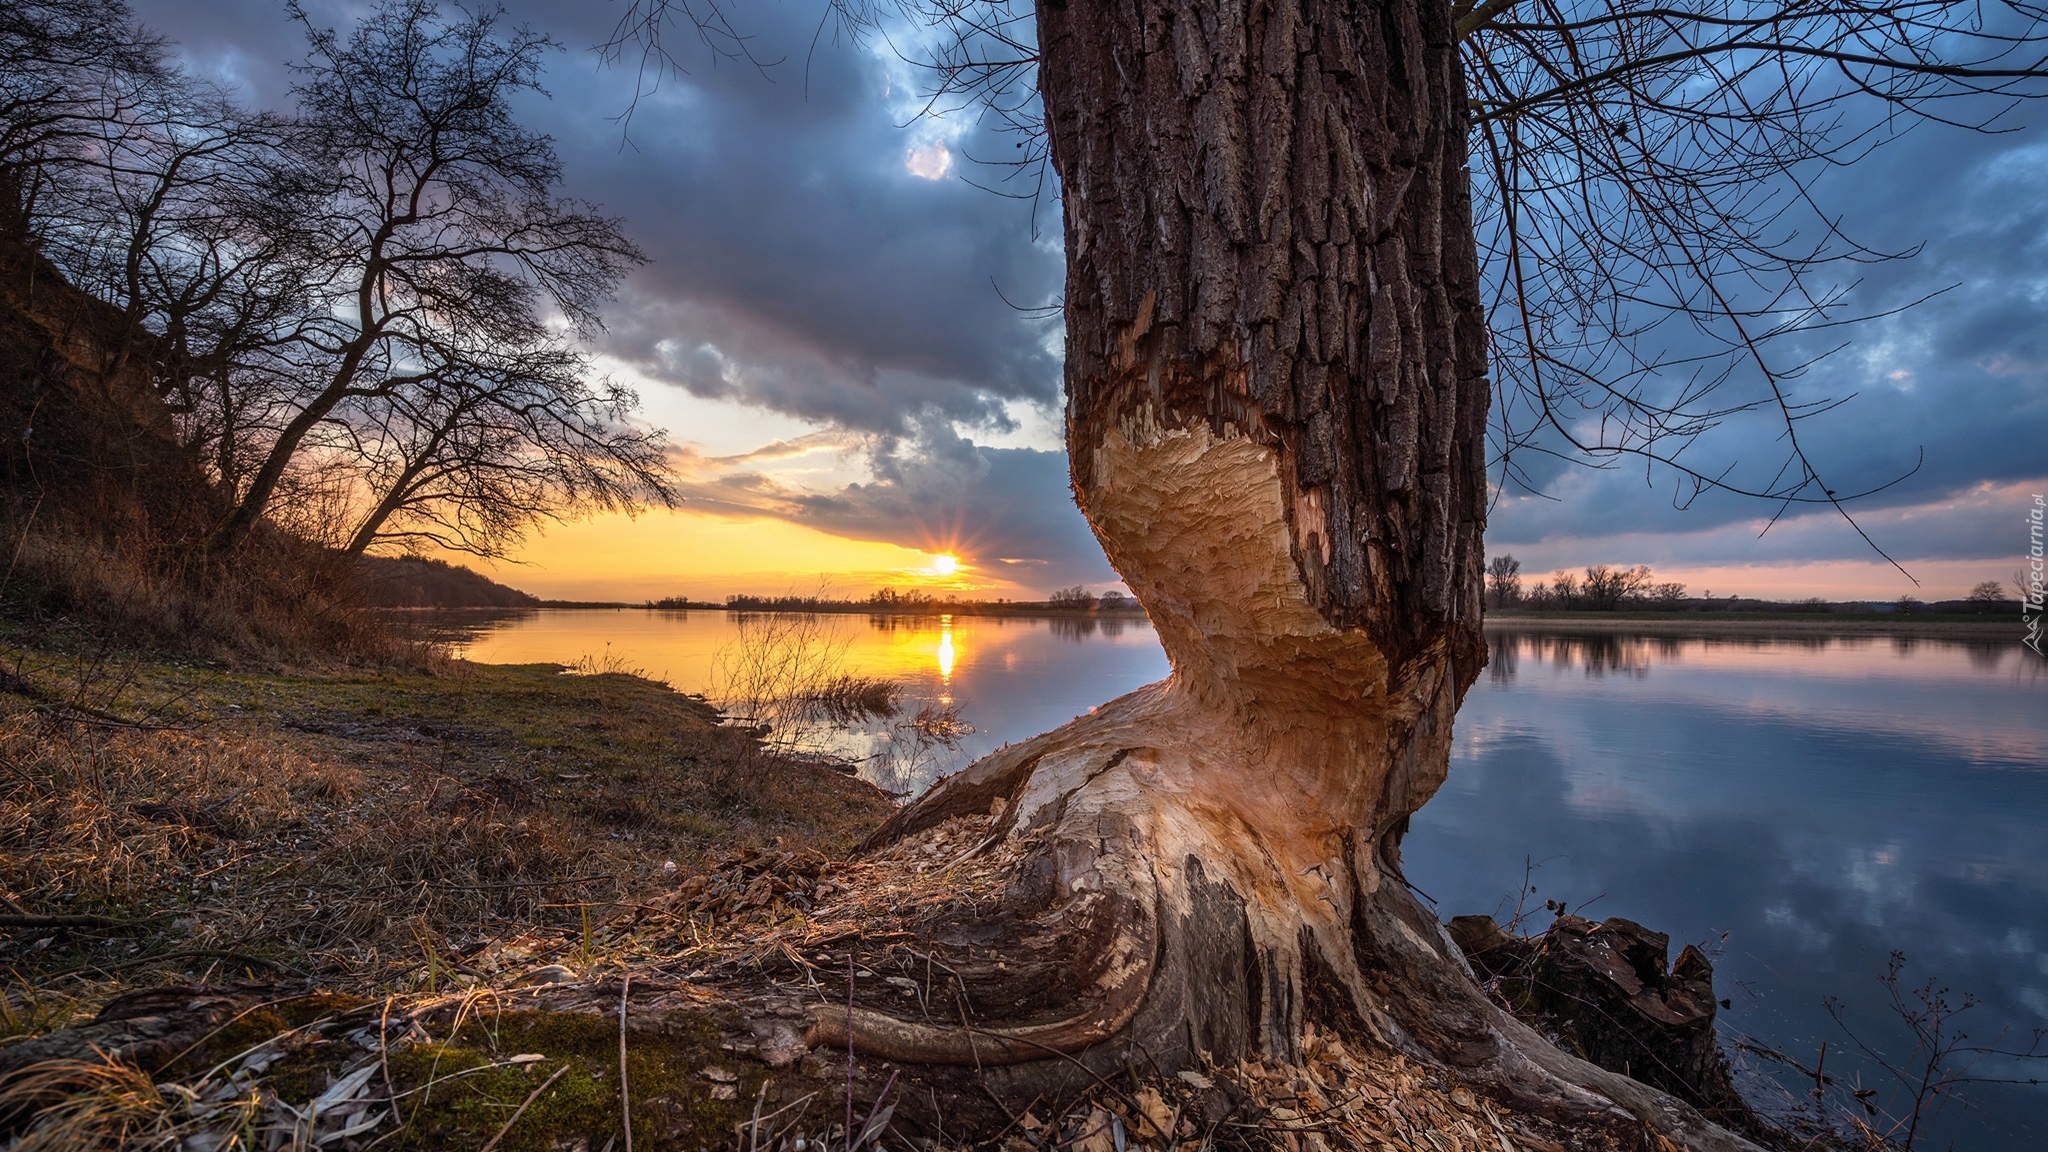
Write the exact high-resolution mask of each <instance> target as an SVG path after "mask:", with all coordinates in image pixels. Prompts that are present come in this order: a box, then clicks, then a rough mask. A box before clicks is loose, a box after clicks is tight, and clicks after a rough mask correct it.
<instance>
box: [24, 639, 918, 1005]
mask: <svg viewBox="0 0 2048 1152" xmlns="http://www.w3.org/2000/svg"><path fill="white" fill-rule="evenodd" d="M14 667H15V668H16V669H17V671H16V672H10V673H7V677H8V679H6V680H5V681H0V778H4V779H5V780H6V781H7V783H6V786H5V787H4V788H0V896H4V897H5V899H6V901H7V902H8V903H10V904H11V905H12V907H10V908H5V909H0V917H4V919H0V972H5V973H8V976H7V978H6V979H5V981H4V986H0V991H4V993H5V995H4V996H0V1025H4V1027H0V1043H4V1042H5V1038H6V1036H8V1035H12V1036H23V1035H28V1034H34V1033H37V1032H41V1031H45V1030H47V1029H49V1028H52V1027H58V1026H62V1025H63V1024H64V1023H65V1022H66V1021H67V1020H69V1019H71V1018H72V1017H74V1016H75V1015H76V1014H77V1013H78V1012H82V1011H88V1010H90V1009H91V1008H92V1006H93V1005H95V1004H96V1003H98V1002H101V1001H103V1000H104V999H105V998H107V997H108V996H110V995H112V994H114V993H116V992H118V991H120V990H123V989H125V988H128V987H133V986H136V985H138V984H141V985H147V984H150V983H153V982H156V981H159V980H162V979H166V978H171V979H190V978H191V977H192V976H195V975H196V976H200V977H202V978H203V977H205V976H207V975H208V974H209V973H212V974H216V975H227V974H232V975H242V974H246V973H256V974H263V973H265V972H268V973H269V974H271V975H273V976H274V975H277V974H286V975H289V974H294V973H303V974H307V975H313V976H316V977H318V978H319V979H320V980H321V981H322V982H323V983H325V984H327V985H329V986H334V987H343V988H352V989H356V990H358V991H370V990H376V989H384V990H406V989H413V988H424V987H428V986H432V985H436V984H444V983H446V982H448V981H450V980H457V979H462V978H464V972H463V969H464V968H465V964H464V963H463V960H462V957H463V956H464V955H466V954H469V953H471V952H473V951H474V950H475V949H476V948H479V947H481V946H483V945H484V944H486V943H488V942H490V941H493V940H502V939H505V938H509V937H513V936H517V935H519V934H521V933H531V932H541V933H543V934H552V938H554V939H558V940H566V941H570V942H572V943H573V944H574V946H575V947H576V949H577V950H578V951H580V952H588V951H589V950H590V949H592V948H594V947H597V946H598V945H599V944H600V943H601V941H602V940H603V939H604V937H605V930H606V925H607V924H608V923H609V922H610V921H611V920H612V919H614V918H615V917H617V916H619V915H621V914H623V911H624V910H625V909H627V908H628V907H630V906H631V905H632V904H633V902H634V901H635V900H636V899H637V898H639V897H642V896H644V895H647V894H649V893H651V891H653V890H655V889H656V888H658V887H659V886H661V885H664V884H672V883H673V882H675V880H677V879H679V878H684V877H687V876H689V875H691V874H693V873H695V872H697V871H700V870H703V869H706V868H708V867H709V865H710V862H711V861H712V860H714V859H716V858H718V857H720V856H723V855H725V854H728V853H730V852H731V851H734V850H736V849H737V848H739V847H740V846H743V845H747V844H756V843H767V842H772V841H774V840H775V839H776V838H778V837H784V838H790V839H793V840H795V841H798V842H801V843H805V844H810V845H815V846H819V847H822V848H825V849H827V850H831V851H844V850H845V849H847V848H849V847H851V845H852V844H853V843H854V842H856V841H857V840H858V839H859V837H860V836H861V835H863V834H864V833H865V831H866V830H867V829H868V828H869V827H872V825H873V824H874V823H875V822H876V821H877V820H879V819H880V818H881V817H882V816H883V815H884V814H885V813H886V802H885V800H884V799H883V798H882V797H881V796H880V795H879V794H878V793H876V792H875V791H874V790H873V789H872V788H870V787H868V786H866V785H863V784H860V783H858V782H856V781H852V780H848V779H846V778H844V777H842V776H839V775H837V774H836V773H831V772H827V771H821V770H819V769H817V768H814V767H808V766H804V765H799V764H789V763H783V762H779V761H772V760H761V759H760V758H758V757H756V756H755V755H754V752H753V748H754V746H753V744H752V742H751V741H749V740H748V739H747V738H746V737H745V736H744V735H743V734H741V733H738V732H734V731H731V730H729V729H724V728H721V727H720V726H719V725H718V724H717V716H716V714H715V713H714V712H712V710H711V709H710V708H709V707H708V706H706V705H704V704H703V703H701V702H700V701H697V700H694V699H692V698H690V697H685V696H681V695H679V694H677V693H675V692H673V691H672V690H670V689H668V688H667V687H666V686H663V685H658V684H653V683H650V682H647V681H644V680H638V679H634V678H631V677H627V676H624V675H619V674H616V673H613V674H601V675H594V676H563V675H560V674H559V670H558V669H556V668H554V667H552V666H539V667H532V668H490V667H484V666H465V665H457V666H455V667H454V669H453V670H452V671H451V673H450V674H444V675H440V676H428V675H423V674H417V673H402V672H395V671H391V670H384V671H378V672H362V671H356V672H340V673H319V674H311V673H309V674H299V675H296V676H283V675H279V674H253V673H232V672H217V671H208V670H204V669H190V668H179V667H174V666H169V665H148V666H140V667H138V666H132V665H131V666H129V667H127V668H125V669H123V670H121V671H120V672H118V673H109V672H107V671H106V669H104V668H103V667H100V666H96V665H95V666H89V667H86V668H85V669H84V670H83V672H82V673H81V670H80V666H79V664H78V662H76V661H74V660H70V659H66V658H58V657H53V656H47V655H45V656H42V657H39V658H38V659H34V660H17V661H16V662H15V664H14ZM740 760H748V761H750V762H752V763H753V768H752V769H751V770H750V771H749V772H747V773H736V772H732V771H730V770H729V765H730V764H731V763H733V762H735V761H740ZM714 785H715V786H714Z"/></svg>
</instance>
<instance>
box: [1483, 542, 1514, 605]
mask: <svg viewBox="0 0 2048 1152" xmlns="http://www.w3.org/2000/svg"><path fill="white" fill-rule="evenodd" d="M1486 599H1487V604H1488V606H1489V607H1493V608H1511V607H1513V606H1515V605H1516V604H1519V603H1521V601H1522V562H1521V561H1520V560H1517V559H1515V558H1514V557H1513V556H1511V555H1506V554H1503V555H1500V556H1495V557H1494V558H1493V559H1491V560H1488V561H1487V562H1486Z"/></svg>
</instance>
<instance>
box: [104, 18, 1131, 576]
mask: <svg viewBox="0 0 2048 1152" xmlns="http://www.w3.org/2000/svg"><path fill="white" fill-rule="evenodd" d="M310 7H311V8H312V10H313V12H314V16H315V19H316V20H317V21H319V22H321V23H323V24H332V25H336V26H340V27H344V28H345V27H346V26H347V23H348V21H349V18H350V16H351V13H352V12H353V11H355V9H353V8H345V7H343V6H340V5H333V4H317V3H316V4H312V5H310ZM138 8H139V10H140V14H141V15H142V17H143V18H144V19H145V20H146V21H148V22H149V23H151V24H152V25H154V26H156V27H157V28H159V29H161V30H163V31H164V32H166V33H167V34H169V35H171V36H172V37H173V38H175V39H177V40H178V41H179V42H180V45H181V51H182V52H183V53H184V54H185V55H186V57H187V58H188V59H189V60H190V61H191V62H192V64H193V65H194V67H195V68H197V69H199V70H201V71H204V72H208V73H210V74H215V75H222V76H225V77H228V78H230V79H232V80H233V81H235V82H236V83H238V84H239V86H240V87H241V88H242V90H243V93H244V96H245V98H247V99H249V100H251V101H252V102H258V103H271V104H280V103H283V102H284V101H285V100H286V98H287V97H286V92H287V89H288V87H289V83H290V75H289V72H288V70H287V69H286V68H285V66H284V62H285V61H286V60H288V59H292V58H295V57H297V56H298V55H300V54H301V53H302V51H303V47H302V40H301V38H300V36H299V33H298V31H297V29H296V28H294V27H293V26H292V25H291V23H290V22H289V21H287V20H286V19H285V18H284V16H283V14H282V11H281V9H280V8H279V7H278V6H276V5H274V4H272V3H267V2H251V0H212V2H210V3H203V4H201V3H174V2H172V0H142V2H141V3H140V4H139V5H138ZM617 11H618V7H617V6H616V5H574V6H569V5H546V4H539V3H521V4H514V5H511V6H510V13H509V15H510V16H511V18H512V19H514V20H526V21H529V22H531V23H532V24H534V25H535V26H536V27H537V28H540V29H542V30H544V31H547V32H549V33H551V34H553V35H554V36H555V37H556V38H557V39H558V40H560V41H561V42H562V43H563V45H564V46H565V48H566V49H567V51H565V52H562V53H559V54H557V55H555V56H554V57H553V58H552V59H550V61H549V62H548V72H547V74H546V76H545V77H544V82H545V83H546V85H547V87H548V89H549V92H550V94H551V98H550V99H547V100H533V101H531V102H530V103H529V104H528V105H527V106H526V107H525V108H524V109H523V115H524V117H525V119H526V122H527V123H528V124H530V125H531V126H533V127H535V128H537V129H540V130H542V131H546V132H548V133H550V134H551V135H553V136H554V138H555V141H556V145H557V148H558V149H559V151H560V154H561V157H562V161H563V167H564V171H565V191H566V192H568V193H569V194H571V195H576V196H580V197H584V198H588V199H591V200H594V201H597V202H599V203H600V204H602V205H603V207H604V209H605V211H607V212H611V213H616V214H618V215H620V216H622V217H624V218H625V220H626V222H627V226H628V230H629V233H630V234H631V236H632V237H633V239H634V241H635V242H636V243H638V244H639V245H640V246H641V247H642V248H643V249H644V250H646V251H647V253H648V254H649V255H650V257H652V262H651V263H650V264H649V265H648V266H647V267H645V268H642V269H640V270H639V271H637V272H636V273H635V274H634V275H633V276H632V277H631V278H630V279H629V280H628V282H627V283H626V284H625V286H624V288H623V290H622V292H621V293H620V296H619V299H618V300H617V301H616V303H615V304H614V305H613V306H612V307H611V308H609V309H608V310H607V311H606V315H605V320H606V325H607V328H608V332H607V334H606V336H605V338H604V341H603V345H602V347H603V350H604V351H605V352H606V353H608V354H610V355H612V356H614V357H616V358H618V359H619V360H621V361H624V362H625V363H627V364H629V365H631V366H632V367H633V368H635V369H636V370H638V371H640V372H642V373H644V374H645V375H646V376H648V377H650V378H651V379H653V380H655V381H659V382H662V383H665V384H669V385H673V386H675V387H678V388H681V389H684V390H686V391H688V392H689V393H691V394H693V395H696V396H699V397H705V398H710V399H717V400H727V401H732V402H734V403H736V404H738V405H742V406H745V407H747V408H754V409H766V410H769V411H774V412H779V413H784V414H787V415H791V416H796V417H799V418H802V419H804V420H807V421H810V422H813V423H816V424H819V425H823V426H825V428H826V429H827V430H828V431H827V432H825V433H823V434H821V435H823V436H824V437H825V438H826V439H827V440H830V441H832V442H834V443H848V442H852V441H851V440H847V439H846V438H844V437H841V436H840V433H835V432H833V431H831V430H841V432H843V433H850V434H854V437H853V438H854V439H858V440H860V442H862V443H870V444H872V445H873V447H872V448H871V449H870V450H869V451H868V452H867V455H866V459H867V463H868V465H869V467H870V468H871V469H872V470H873V473H874V480H873V481H872V482H870V483H863V484H857V485H853V486H850V487H847V488H845V489H843V490H838V491H826V492H807V491H800V490H795V489H791V488H789V487H788V486H787V485H786V484H785V483H784V482H781V481H776V480H772V479H769V478H767V477H765V476H761V475H756V474H748V473H733V472H731V471H729V469H730V467H732V466H737V465H739V464H740V462H739V461H724V462H721V463H723V464H724V465H726V466H727V468H726V469H725V470H723V471H724V474H723V475H722V477H721V478H719V479H716V480H713V481H701V480H700V482H699V483H698V484H697V486H696V489H695V490H694V491H693V492H692V496H693V505H694V506H695V507H696V508H697V509H698V510H701V511H706V512H714V513H716V512H730V513H746V514H768V515H774V516H778V517H782V518H787V519H790V520H793V521H796V522H800V523H804V524H807V525H809V526H812V527H816V528H819V529H821V530H824V531H828V532H833V533H836V534H839V535H845V536H853V537H859V538H862V539H873V540H888V541H892V542H898V543H905V544H909V545H910V546H913V547H953V548H956V549H958V550H960V551H961V552H962V554H963V555H966V556H969V557H971V558H973V559H974V560H975V561H976V562H978V563H983V564H987V565H995V566H997V567H1000V568H1002V569H1003V570H1004V571H1005V572H1011V571H1012V570H1014V574H1015V576H1016V578H1018V579H1020V580H1023V581H1025V582H1026V583H1028V584H1032V585H1036V584H1041V583H1046V582H1047V581H1048V580H1052V582H1053V583H1055V584H1056V583H1061V582H1072V581H1073V580H1090V581H1096V582H1101V581H1105V580H1108V579H1112V578H1113V577H1112V576H1111V574H1110V573H1109V570H1108V568H1107V565H1106V564H1104V563H1103V561H1102V559H1101V553H1100V550H1099V549H1098V548H1097V547H1096V546H1095V543H1094V541H1093V539H1092V537H1091V536H1090V535H1089V533H1088V530H1087V526H1086V524H1085V522H1084V521H1082V519H1081V518H1080V516H1079V514H1078V513H1077V512H1076V511H1075V510H1074V508H1073V506H1072V503H1071V500H1070V498H1069V496H1068V490H1067V483H1066V467H1065V460H1064V457H1063V456H1061V455H1059V454H1057V453H1049V452H1034V451H1030V450H1026V449H1007V450H1005V449H993V448H987V447H983V446H979V445H976V444H973V443H971V442H970V441H968V440H966V439H963V438H962V437H961V436H960V434H959V433H958V432H957V431H956V427H965V428H967V429H969V430H970V431H971V430H972V429H976V428H983V429H991V430H1008V429H1010V428H1011V427H1012V425H1013V421H1012V418H1011V415H1010V413H1009V411H1008V410H1007V407H1006V405H1008V404H1010V403H1015V402H1023V403H1028V404H1036V405H1040V406H1050V405H1054V404H1056V403H1057V401H1058V394H1059V361H1058V357H1057V354H1056V352H1055V351H1054V350H1053V344H1052V341H1053V340H1054V339H1056V337H1057V329H1056V328H1049V327H1048V326H1047V323H1046V322H1045V321H1043V320H1039V319H1033V318H1031V317H1028V316H1025V315H1023V314H1020V313H1019V312H1018V311H1017V310H1015V309H1014V308H1012V307H1011V305H1010V304H1009V303H1007V302H1006V301H1005V297H1007V299H1008V300H1009V301H1015V302H1018V303H1020V304H1024V303H1032V304H1035V303H1040V302H1043V301H1044V300H1045V299H1047V298H1048V297H1050V296H1051V295H1052V293H1053V292H1055V291H1056V289H1057V285H1058V283H1059V279H1060V276H1061V262H1060V253H1059V250H1058V247H1057V244H1056V243H1053V242H1050V241H1048V240H1046V239H1045V238H1044V237H1037V238H1034V236H1033V235H1032V228H1031V216H1030V208H1029V206H1028V205H1023V204H1020V203H1018V202H1017V201H1014V200H1007V199H1003V198H1000V197H996V196H992V195H989V194H988V193H986V192H983V191H980V190H978V189H976V188H974V187H972V186H970V185H969V184H968V183H966V182H965V181H963V180H961V179H957V178H948V179H942V180H927V179H922V178H920V177H918V176H916V175H914V174H913V173H911V172H910V171H909V170H908V168H907V166H906V163H905V161H906V157H907V153H908V151H909V150H910V149H911V148H913V147H917V146H921V145H929V144H930V143H931V142H932V141H933V140H934V139H935V134H937V135H945V134H948V133H954V132H959V131H960V129H959V127H958V126H953V127H951V128H943V129H942V128H941V127H940V126H937V125H934V124H930V123H925V124H919V125H913V126H911V127H910V128H908V129H906V128H905V127H903V126H901V125H899V123H898V122H897V119H896V118H897V117H898V116H899V115H901V113H902V110H903V109H904V108H905V107H907V106H909V98H910V97H911V96H912V95H914V93H913V92H912V91H911V90H910V89H909V88H908V87H907V84H908V83H914V78H913V77H910V76H908V75H907V74H893V75H892V72H891V69H889V68H888V67H885V65H884V63H883V62H882V61H881V60H880V59H879V58H878V57H877V56H876V55H875V54H873V53H871V52H868V51H865V50H863V49H860V48H856V47H851V46H846V45H836V46H835V45H833V44H831V43H829V42H827V43H824V44H822V45H820V46H819V49H818V51H817V52H816V53H815V54H809V55H808V56H807V53H808V49H809V47H810V45H811V41H812V37H813V34H814V33H815V32H816V31H817V27H818V25H817V19H818V16H819V14H820V10H819V9H816V8H813V7H811V6H805V5H791V6H779V5H758V6H752V7H749V8H747V9H746V10H745V11H744V12H743V13H741V14H740V15H741V16H742V18H743V20H744V23H745V27H746V31H747V32H748V33H749V34H750V35H751V36H752V37H753V39H752V40H751V42H750V46H749V50H750V51H751V52H752V53H753V54H754V55H755V56H756V58H757V59H760V60H763V61H778V60H779V61H781V62H780V63H773V64H770V66H768V67H766V68H757V67H754V66H752V65H749V64H747V63H745V62H742V61H734V60H730V59H717V58H714V57H713V56H711V55H709V54H707V53H704V52H702V51H700V50H698V49H697V48H696V47H695V46H694V45H693V44H691V43H689V42H687V41H684V42H680V43H679V44H678V47H679V48H680V51H679V52H678V55H679V56H680V57H681V59H682V60H683V61H684V62H685V64H686V65H687V66H688V68H689V71H688V73H687V74H685V75H673V74H671V75H667V76H664V77H662V78H660V82H659V84H658V85H650V90H649V91H646V92H643V94H642V96H641V99H640V100H639V102H638V104H637V106H635V107H634V110H633V116H632V118H631V121H630V126H628V125H627V124H624V123H621V122H620V121H619V120H618V119H617V117H618V116H619V115H620V114H621V113H623V112H624V111H626V109H627V108H628V106H629V105H631V104H632V95H633V87H634V85H633V79H634V78H633V75H632V72H631V70H630V62H627V63H628V65H629V67H624V68H611V69H601V68H599V67H598V62H597V60H596V57H595V56H594V55H593V53H592V52H590V51H589V48H590V46H591V45H594V44H597V43H599V42H601V41H602V40H603V39H605V38H606V36H607V35H608V34H609V33H610V32H611V30H612V23H611V22H612V21H613V20H614V19H616V16H617ZM899 72H900V70H899ZM945 142H948V143H950V145H951V150H952V152H953V153H954V155H953V157H952V164H953V166H954V171H955V174H956V175H957V174H958V172H959V171H960V170H961V169H963V168H965V167H966V166H967V161H966V159H965V156H964V153H967V152H973V153H976V154H980V155H994V154H997V153H998V150H999V149H1000V148H1003V147H1007V146H1008V145H1007V143H1006V142H1004V141H1000V140H995V139H990V138H987V137H985V136H982V135H980V134H977V133H976V132H974V131H972V130H971V129H970V130H966V131H964V134H961V135H959V136H958V137H957V138H953V139H950V140H948V141H945ZM743 411H744V409H742V410H741V414H736V418H735V419H734V421H733V423H734V424H743V423H744V420H745V417H744V415H743ZM692 431H693V430H692V429H690V428H675V429H672V432H673V433H674V434H675V435H677V436H678V437H680V438H682V439H684V440H688V439H690V438H691V436H692ZM835 437H838V438H836V439H835ZM805 439H806V440H809V439H810V438H805ZM782 447H784V448H788V447H789V446H782ZM809 447H812V445H810V444H798V445H796V446H795V449H794V450H805V449H808V448H809ZM778 454H779V453H778V446H776V445H770V446H768V447H766V448H764V449H762V450H761V451H760V452H758V453H752V454H749V455H753V456H755V457H756V459H757V462H766V461H768V460H770V459H772V458H774V457H776V456H777V455H778ZM1055 577H1056V578H1057V579H1055Z"/></svg>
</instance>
